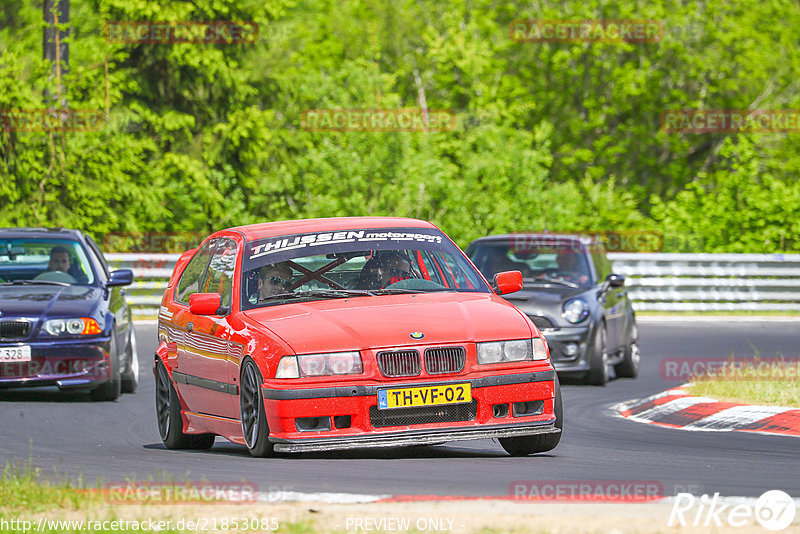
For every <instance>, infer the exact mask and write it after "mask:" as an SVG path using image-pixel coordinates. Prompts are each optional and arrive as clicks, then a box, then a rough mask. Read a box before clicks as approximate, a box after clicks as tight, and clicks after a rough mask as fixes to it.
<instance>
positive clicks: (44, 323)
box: [0, 228, 139, 401]
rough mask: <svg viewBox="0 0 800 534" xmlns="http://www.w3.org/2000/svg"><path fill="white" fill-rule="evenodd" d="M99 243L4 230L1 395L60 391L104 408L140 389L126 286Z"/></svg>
mask: <svg viewBox="0 0 800 534" xmlns="http://www.w3.org/2000/svg"><path fill="white" fill-rule="evenodd" d="M132 282H133V273H132V272H131V271H130V270H118V271H109V268H108V264H107V263H106V261H105V258H104V257H103V254H102V253H101V252H100V249H99V248H98V246H97V244H96V243H95V242H94V241H93V240H92V239H91V237H89V236H87V235H85V234H83V233H82V232H79V231H77V230H66V229H45V228H3V229H0V388H8V387H33V386H57V387H58V388H59V389H62V390H66V389H80V390H85V391H88V392H89V394H90V396H91V398H92V399H93V400H97V401H111V400H115V399H116V398H117V397H119V396H120V393H132V392H134V391H135V390H136V387H137V386H138V382H139V365H138V359H137V354H136V338H135V335H134V331H133V322H132V318H131V311H130V309H129V308H128V305H127V304H126V302H125V299H124V297H123V294H124V291H122V290H121V287H122V286H126V285H129V284H131V283H132Z"/></svg>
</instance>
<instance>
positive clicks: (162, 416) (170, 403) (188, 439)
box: [156, 361, 216, 449]
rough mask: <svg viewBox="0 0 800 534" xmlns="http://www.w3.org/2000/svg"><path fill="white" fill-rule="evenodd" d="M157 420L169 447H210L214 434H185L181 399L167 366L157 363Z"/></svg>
mask: <svg viewBox="0 0 800 534" xmlns="http://www.w3.org/2000/svg"><path fill="white" fill-rule="evenodd" d="M156 421H157V423H158V433H159V435H160V436H161V441H163V442H164V445H166V447H167V448H168V449H210V448H211V447H212V446H213V445H214V439H215V438H216V436H215V435H214V434H184V433H183V419H182V418H181V401H180V399H179V398H178V393H177V392H176V391H175V386H173V385H172V380H171V379H170V377H169V373H167V368H166V367H164V364H163V363H161V362H160V361H159V362H158V363H157V364H156Z"/></svg>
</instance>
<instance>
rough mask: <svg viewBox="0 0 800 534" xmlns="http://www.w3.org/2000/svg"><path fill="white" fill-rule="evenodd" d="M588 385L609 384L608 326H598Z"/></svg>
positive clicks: (587, 376)
mask: <svg viewBox="0 0 800 534" xmlns="http://www.w3.org/2000/svg"><path fill="white" fill-rule="evenodd" d="M586 383H587V384H591V385H593V386H605V385H606V383H608V343H607V342H606V326H605V325H604V324H603V323H600V324H599V325H597V334H596V335H595V339H594V347H593V350H592V353H591V354H590V355H589V372H588V373H586Z"/></svg>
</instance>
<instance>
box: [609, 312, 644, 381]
mask: <svg viewBox="0 0 800 534" xmlns="http://www.w3.org/2000/svg"><path fill="white" fill-rule="evenodd" d="M640 360H641V354H640V353H639V329H638V327H637V326H636V323H634V324H633V326H632V327H631V335H630V338H629V339H628V345H627V346H626V347H625V349H624V350H623V353H622V361H621V362H619V363H618V364H617V365H615V366H614V372H615V373H616V374H617V376H619V377H623V378H636V377H637V376H638V375H639V361H640Z"/></svg>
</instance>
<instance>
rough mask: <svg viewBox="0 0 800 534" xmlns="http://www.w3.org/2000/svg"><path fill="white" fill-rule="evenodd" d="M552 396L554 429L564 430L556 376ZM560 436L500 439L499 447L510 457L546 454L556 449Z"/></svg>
mask: <svg viewBox="0 0 800 534" xmlns="http://www.w3.org/2000/svg"><path fill="white" fill-rule="evenodd" d="M553 386H554V394H555V398H554V399H553V413H554V414H555V416H556V423H555V425H556V428H558V429H559V430H563V428H564V406H563V404H562V403H561V384H560V383H559V381H558V375H555V378H554V379H553ZM561 434H562V432H559V433H557V434H538V435H533V436H522V437H519V438H500V445H501V446H502V447H503V449H505V451H506V452H507V453H508V454H510V455H511V456H529V455H531V454H536V453H539V452H547V451H551V450H553V449H555V448H556V446H557V445H558V443H559V442H560V441H561Z"/></svg>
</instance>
